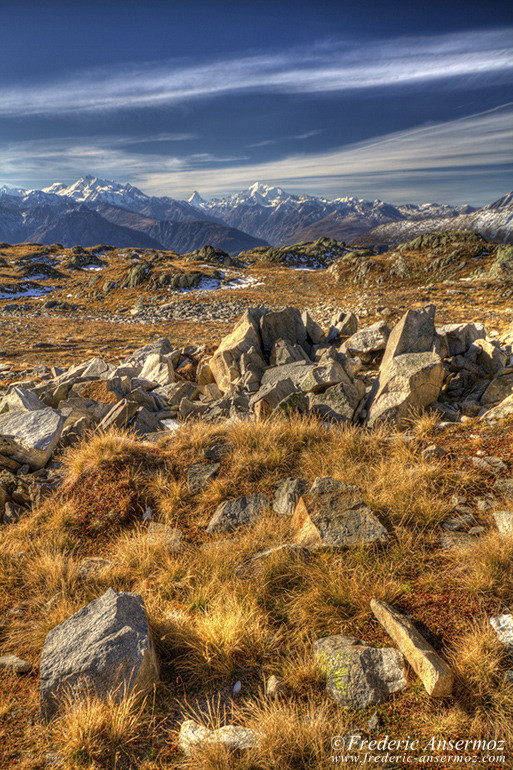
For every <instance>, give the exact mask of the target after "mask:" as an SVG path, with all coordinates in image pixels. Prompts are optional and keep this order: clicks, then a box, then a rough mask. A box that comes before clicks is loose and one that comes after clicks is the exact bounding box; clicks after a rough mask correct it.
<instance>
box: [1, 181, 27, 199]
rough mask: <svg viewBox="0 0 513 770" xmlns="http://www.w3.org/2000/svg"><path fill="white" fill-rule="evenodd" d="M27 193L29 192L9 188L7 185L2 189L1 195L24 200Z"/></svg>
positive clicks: (20, 188) (19, 188) (18, 188)
mask: <svg viewBox="0 0 513 770" xmlns="http://www.w3.org/2000/svg"><path fill="white" fill-rule="evenodd" d="M26 193H27V191H26V190H24V189H23V188H22V187H8V186H7V185H6V184H3V185H2V186H1V187H0V195H1V194H4V195H11V196H12V197H13V198H23V196H24V195H26Z"/></svg>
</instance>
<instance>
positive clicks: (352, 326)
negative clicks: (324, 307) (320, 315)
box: [330, 310, 358, 337]
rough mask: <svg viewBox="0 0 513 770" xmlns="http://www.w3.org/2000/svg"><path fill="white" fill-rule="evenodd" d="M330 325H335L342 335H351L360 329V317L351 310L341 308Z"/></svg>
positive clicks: (332, 318)
mask: <svg viewBox="0 0 513 770" xmlns="http://www.w3.org/2000/svg"><path fill="white" fill-rule="evenodd" d="M330 326H334V327H335V328H336V329H337V332H338V334H339V335H340V336H342V337H350V336H351V335H352V334H356V332H357V331H358V318H357V317H356V316H355V314H354V313H352V312H351V311H350V310H349V311H347V312H346V311H345V310H340V311H339V312H338V313H335V314H334V315H333V316H332V317H331V320H330Z"/></svg>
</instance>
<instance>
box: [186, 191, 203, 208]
mask: <svg viewBox="0 0 513 770" xmlns="http://www.w3.org/2000/svg"><path fill="white" fill-rule="evenodd" d="M187 203H190V204H191V206H195V207H196V208H201V207H202V206H203V205H204V204H205V203H206V201H205V200H204V199H203V198H202V197H201V195H200V194H199V192H198V191H197V190H194V192H193V193H192V195H191V196H190V197H189V198H188V199H187Z"/></svg>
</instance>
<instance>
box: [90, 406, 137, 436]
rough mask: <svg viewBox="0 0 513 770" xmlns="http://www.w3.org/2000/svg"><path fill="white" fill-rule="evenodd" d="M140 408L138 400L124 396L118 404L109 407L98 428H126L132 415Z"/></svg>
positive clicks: (101, 429)
mask: <svg viewBox="0 0 513 770" xmlns="http://www.w3.org/2000/svg"><path fill="white" fill-rule="evenodd" d="M138 409H139V404H138V403H137V401H129V400H128V399H126V398H122V399H121V401H118V402H117V404H114V406H113V407H112V408H111V409H109V411H108V412H107V414H106V415H105V417H104V418H103V420H102V421H101V422H100V424H99V425H98V430H99V431H103V430H108V429H109V428H126V427H127V425H128V423H129V422H130V420H131V419H132V417H133V416H134V415H135V413H136V412H137V410H138Z"/></svg>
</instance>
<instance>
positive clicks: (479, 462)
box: [472, 455, 508, 476]
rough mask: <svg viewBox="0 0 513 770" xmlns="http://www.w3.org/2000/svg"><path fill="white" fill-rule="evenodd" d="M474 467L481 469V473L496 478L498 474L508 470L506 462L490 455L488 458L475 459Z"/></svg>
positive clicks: (473, 461) (473, 460)
mask: <svg viewBox="0 0 513 770" xmlns="http://www.w3.org/2000/svg"><path fill="white" fill-rule="evenodd" d="M472 465H473V466H474V468H479V470H480V471H484V473H488V474H489V475H490V476H495V475H497V473H500V472H501V471H505V470H507V469H508V466H507V465H506V463H505V462H504V460H501V458H500V457H492V456H490V455H486V457H473V458H472Z"/></svg>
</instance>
